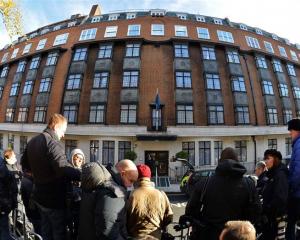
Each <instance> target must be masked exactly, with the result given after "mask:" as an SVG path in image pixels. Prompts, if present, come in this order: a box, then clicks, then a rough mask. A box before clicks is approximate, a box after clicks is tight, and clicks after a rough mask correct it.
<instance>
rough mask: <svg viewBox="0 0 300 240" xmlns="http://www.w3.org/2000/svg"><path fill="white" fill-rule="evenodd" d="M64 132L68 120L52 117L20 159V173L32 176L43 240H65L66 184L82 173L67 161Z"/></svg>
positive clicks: (58, 115)
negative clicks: (28, 173)
mask: <svg viewBox="0 0 300 240" xmlns="http://www.w3.org/2000/svg"><path fill="white" fill-rule="evenodd" d="M66 129H67V119H66V118H65V117H64V116H62V115H60V114H54V115H53V116H51V118H50V120H49V123H48V126H47V128H46V129H45V130H44V132H43V133H41V134H39V135H38V136H36V137H34V138H32V139H31V140H30V141H29V143H28V144H27V147H26V149H25V152H24V154H23V156H22V159H21V164H22V168H23V171H24V170H28V171H30V172H32V175H33V181H34V192H33V198H34V200H35V202H36V204H37V206H38V208H39V210H40V214H41V218H42V222H41V225H42V229H41V233H42V237H43V239H44V240H48V239H51V240H52V239H54V240H64V239H65V234H66V232H65V230H66V222H65V217H66V216H65V200H66V190H67V189H66V186H67V181H71V180H74V181H79V180H80V174H81V172H80V171H79V170H78V169H75V168H73V166H72V165H71V164H70V163H69V162H68V161H67V157H66V155H65V151H64V146H63V144H62V142H60V139H61V138H62V137H63V136H64V134H65V132H66Z"/></svg>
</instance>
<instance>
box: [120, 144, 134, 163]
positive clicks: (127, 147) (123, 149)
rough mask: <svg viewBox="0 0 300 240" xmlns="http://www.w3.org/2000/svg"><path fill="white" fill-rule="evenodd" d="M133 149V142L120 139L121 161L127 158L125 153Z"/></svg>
mask: <svg viewBox="0 0 300 240" xmlns="http://www.w3.org/2000/svg"><path fill="white" fill-rule="evenodd" d="M129 151H131V142H128V141H119V149H118V153H119V154H118V155H119V156H118V158H119V161H120V160H123V159H125V153H127V152H129Z"/></svg>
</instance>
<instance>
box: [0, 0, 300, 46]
mask: <svg viewBox="0 0 300 240" xmlns="http://www.w3.org/2000/svg"><path fill="white" fill-rule="evenodd" d="M16 1H17V2H18V3H19V6H20V10H21V13H22V15H23V25H24V32H25V33H28V32H31V31H34V30H36V29H38V28H40V27H42V26H45V25H48V24H51V23H55V22H58V21H61V20H64V19H68V18H69V17H70V16H71V15H73V14H77V13H81V14H83V15H88V14H89V11H90V9H91V7H92V5H94V4H99V5H100V6H101V11H102V13H103V14H105V13H110V12H114V11H116V10H125V11H126V10H130V9H131V10H132V9H137V10H145V9H153V8H161V9H166V10H168V11H180V12H188V13H193V14H200V15H205V16H211V17H218V18H225V17H228V18H229V19H230V21H232V22H237V23H244V24H246V25H248V26H252V27H258V28H260V29H263V30H265V31H267V32H271V33H275V34H276V35H278V36H280V37H283V38H287V39H289V40H290V41H291V42H292V43H299V44H300V27H299V23H300V16H299V10H300V1H299V0H285V1H282V0H247V1H246V0H102V1H96V0H16ZM7 43H10V39H9V37H8V34H7V32H6V30H5V28H4V25H3V21H2V18H1V17H0V49H1V48H2V47H3V46H4V45H6V44H7Z"/></svg>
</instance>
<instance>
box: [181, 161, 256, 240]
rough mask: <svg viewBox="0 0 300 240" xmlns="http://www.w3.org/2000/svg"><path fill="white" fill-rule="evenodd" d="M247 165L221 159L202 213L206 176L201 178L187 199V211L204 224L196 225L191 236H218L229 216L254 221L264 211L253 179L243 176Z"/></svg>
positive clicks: (212, 177)
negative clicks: (203, 226)
mask: <svg viewBox="0 0 300 240" xmlns="http://www.w3.org/2000/svg"><path fill="white" fill-rule="evenodd" d="M245 173H246V168H245V167H244V166H243V165H241V164H240V163H239V162H237V161H235V160H231V159H227V160H222V161H220V162H219V164H218V166H217V168H216V173H215V175H213V176H211V177H210V178H209V181H208V185H207V189H206V192H205V194H204V199H203V204H204V207H203V212H202V214H200V197H201V193H202V190H203V186H204V184H205V182H206V180H207V179H206V178H203V179H201V180H200V181H199V182H198V183H197V185H196V186H195V190H194V192H193V194H192V196H191V198H190V199H189V201H188V204H187V207H186V212H185V213H186V215H189V216H191V217H193V218H194V219H196V220H197V222H199V223H200V222H201V224H205V226H206V227H205V228H202V227H200V225H199V224H196V221H195V224H194V225H193V235H192V239H200V236H201V239H202V238H203V239H206V240H210V239H212V240H214V239H218V236H219V235H220V233H221V231H222V229H223V228H224V224H225V223H226V222H227V221H229V220H250V221H252V222H255V221H257V220H258V218H259V216H260V213H261V204H260V202H259V199H258V195H257V191H256V189H255V185H254V181H253V180H251V179H249V178H246V177H243V175H244V174H245Z"/></svg>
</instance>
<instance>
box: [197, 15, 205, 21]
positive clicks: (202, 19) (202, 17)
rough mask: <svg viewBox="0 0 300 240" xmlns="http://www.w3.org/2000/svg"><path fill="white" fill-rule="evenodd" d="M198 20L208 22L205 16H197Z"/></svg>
mask: <svg viewBox="0 0 300 240" xmlns="http://www.w3.org/2000/svg"><path fill="white" fill-rule="evenodd" d="M196 20H197V22H206V21H205V17H204V16H196Z"/></svg>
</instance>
